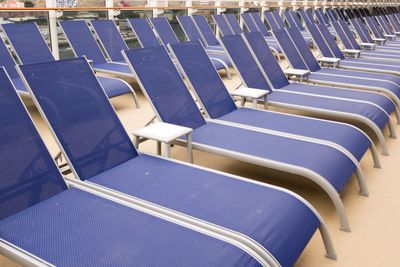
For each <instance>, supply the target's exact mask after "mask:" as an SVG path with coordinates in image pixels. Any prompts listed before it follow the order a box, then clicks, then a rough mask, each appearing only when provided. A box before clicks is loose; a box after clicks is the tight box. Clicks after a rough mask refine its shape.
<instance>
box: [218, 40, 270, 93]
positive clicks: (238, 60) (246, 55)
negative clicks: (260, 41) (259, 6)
mask: <svg viewBox="0 0 400 267" xmlns="http://www.w3.org/2000/svg"><path fill="white" fill-rule="evenodd" d="M221 41H222V44H223V46H224V47H225V50H226V51H227V52H228V54H229V56H230V58H231V62H232V63H233V66H234V67H235V69H236V71H237V72H238V73H239V76H240V77H241V79H242V82H243V84H244V85H245V86H247V87H251V88H257V89H263V90H268V91H270V90H271V87H270V85H269V84H268V81H267V80H266V77H265V76H264V73H263V72H262V70H261V69H260V66H259V65H258V64H257V61H256V60H255V59H254V57H253V55H252V54H251V51H250V50H249V48H248V47H247V45H246V43H245V42H244V40H243V38H242V36H241V35H240V34H236V35H229V36H224V37H222V38H221Z"/></svg>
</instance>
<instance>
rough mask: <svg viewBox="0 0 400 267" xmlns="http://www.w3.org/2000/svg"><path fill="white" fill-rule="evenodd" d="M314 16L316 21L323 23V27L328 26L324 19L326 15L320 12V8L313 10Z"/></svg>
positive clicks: (327, 21) (326, 19)
mask: <svg viewBox="0 0 400 267" xmlns="http://www.w3.org/2000/svg"><path fill="white" fill-rule="evenodd" d="M315 16H316V17H317V20H318V22H319V23H324V24H325V25H329V20H328V18H327V17H326V15H325V14H324V11H323V10H322V8H317V9H316V10H315Z"/></svg>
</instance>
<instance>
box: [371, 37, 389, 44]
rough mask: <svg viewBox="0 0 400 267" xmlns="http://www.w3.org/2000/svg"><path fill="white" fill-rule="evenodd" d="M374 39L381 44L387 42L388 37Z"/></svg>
mask: <svg viewBox="0 0 400 267" xmlns="http://www.w3.org/2000/svg"><path fill="white" fill-rule="evenodd" d="M372 40H373V41H374V42H375V43H377V44H380V45H383V44H385V42H386V39H384V38H372Z"/></svg>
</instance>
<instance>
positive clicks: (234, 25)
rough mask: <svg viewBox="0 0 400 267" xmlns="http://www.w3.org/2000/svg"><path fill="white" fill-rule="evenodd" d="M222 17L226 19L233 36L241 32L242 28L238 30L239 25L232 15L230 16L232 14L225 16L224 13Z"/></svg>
mask: <svg viewBox="0 0 400 267" xmlns="http://www.w3.org/2000/svg"><path fill="white" fill-rule="evenodd" d="M223 16H224V17H225V18H226V21H228V23H229V25H230V26H231V29H232V30H233V33H234V34H240V33H242V32H243V30H242V28H240V24H239V22H238V20H237V19H236V17H235V15H234V14H232V13H227V14H225V13H224V14H223Z"/></svg>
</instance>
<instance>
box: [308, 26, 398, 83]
mask: <svg viewBox="0 0 400 267" xmlns="http://www.w3.org/2000/svg"><path fill="white" fill-rule="evenodd" d="M333 25H334V28H335V30H336V32H340V33H339V34H338V36H339V38H340V39H341V40H343V39H345V38H346V34H345V33H344V31H343V30H342V27H341V25H340V23H339V21H335V22H333ZM307 27H308V30H309V32H310V33H311V34H312V36H313V39H314V40H315V42H318V44H317V46H318V48H319V50H320V52H321V54H322V56H323V57H328V58H329V57H330V58H339V59H340V62H339V64H338V68H341V69H349V70H356V71H366V72H372V73H384V74H393V75H399V74H400V67H398V66H397V65H398V63H399V62H400V61H395V58H396V57H395V56H393V61H388V60H386V59H384V58H379V57H378V58H363V56H362V55H363V52H361V50H360V49H353V48H350V49H345V50H343V51H342V50H341V49H340V48H339V46H338V45H337V43H336V42H335V40H334V39H333V38H332V37H331V36H330V34H329V32H328V29H327V28H326V26H325V25H324V24H319V25H316V24H313V25H308V26H307ZM346 27H347V25H346ZM347 29H348V28H347ZM348 31H349V32H348V34H349V35H351V37H352V38H353V41H354V42H355V44H357V42H356V40H355V39H354V37H353V36H352V35H353V33H352V32H351V31H350V29H348ZM345 41H346V42H348V44H350V41H349V40H348V39H345ZM324 43H325V44H324ZM351 47H352V46H351ZM358 48H360V47H358ZM360 52H361V53H360ZM345 54H347V55H349V54H350V55H351V57H350V58H346V57H345ZM358 54H360V56H358ZM398 55H399V56H400V53H399V54H398ZM399 60H400V57H399Z"/></svg>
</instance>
